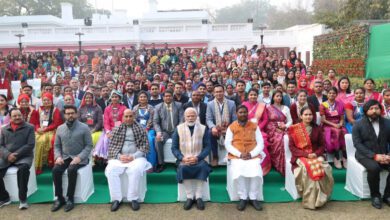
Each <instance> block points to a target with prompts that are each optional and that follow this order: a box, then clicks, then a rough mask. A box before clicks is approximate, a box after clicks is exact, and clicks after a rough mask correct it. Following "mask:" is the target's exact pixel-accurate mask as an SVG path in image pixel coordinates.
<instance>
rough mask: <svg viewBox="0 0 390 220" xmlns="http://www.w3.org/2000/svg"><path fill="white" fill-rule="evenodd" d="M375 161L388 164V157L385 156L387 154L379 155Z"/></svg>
mask: <svg viewBox="0 0 390 220" xmlns="http://www.w3.org/2000/svg"><path fill="white" fill-rule="evenodd" d="M375 161H377V162H378V163H380V164H386V163H387V155H385V154H377V155H376V156H375Z"/></svg>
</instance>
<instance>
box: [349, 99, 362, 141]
mask: <svg viewBox="0 0 390 220" xmlns="http://www.w3.org/2000/svg"><path fill="white" fill-rule="evenodd" d="M363 105H364V103H357V102H356V101H353V102H351V103H347V104H345V109H349V110H351V111H352V116H353V119H355V121H358V120H360V119H362V117H363V115H364V113H363ZM352 127H353V124H352V123H351V122H349V121H348V118H347V117H345V128H346V129H347V131H348V133H349V134H352Z"/></svg>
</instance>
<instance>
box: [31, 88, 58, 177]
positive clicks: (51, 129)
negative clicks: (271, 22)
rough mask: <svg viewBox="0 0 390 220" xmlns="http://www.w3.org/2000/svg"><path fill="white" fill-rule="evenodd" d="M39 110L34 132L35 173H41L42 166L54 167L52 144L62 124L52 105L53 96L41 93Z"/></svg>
mask: <svg viewBox="0 0 390 220" xmlns="http://www.w3.org/2000/svg"><path fill="white" fill-rule="evenodd" d="M41 98H42V106H41V107H40V108H39V110H38V113H39V127H38V128H37V129H36V131H35V158H34V160H35V171H36V173H37V174H41V173H42V167H43V165H45V164H47V165H49V166H53V165H54V151H53V143H54V137H55V133H56V130H57V127H58V126H60V125H61V124H62V118H61V113H60V110H58V109H57V108H55V107H54V105H53V95H52V94H51V93H48V92H46V93H43V94H42V96H41Z"/></svg>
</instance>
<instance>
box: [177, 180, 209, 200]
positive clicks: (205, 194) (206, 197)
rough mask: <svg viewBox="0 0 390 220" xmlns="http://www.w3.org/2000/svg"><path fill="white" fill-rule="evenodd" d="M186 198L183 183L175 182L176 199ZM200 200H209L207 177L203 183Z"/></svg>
mask: <svg viewBox="0 0 390 220" xmlns="http://www.w3.org/2000/svg"><path fill="white" fill-rule="evenodd" d="M186 200H187V195H186V190H185V189H184V185H183V184H181V183H179V184H177V201H180V202H184V201H186ZM202 200H203V201H210V185H209V179H207V181H206V182H205V183H204V184H203V192H202Z"/></svg>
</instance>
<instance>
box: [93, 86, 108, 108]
mask: <svg viewBox="0 0 390 220" xmlns="http://www.w3.org/2000/svg"><path fill="white" fill-rule="evenodd" d="M109 91H110V90H109V89H108V87H107V86H103V87H102V89H101V92H100V93H101V97H100V98H98V99H96V104H98V105H99V106H100V108H102V111H103V112H104V109H106V107H107V106H108V105H109V104H110V100H109V97H110V93H109Z"/></svg>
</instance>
